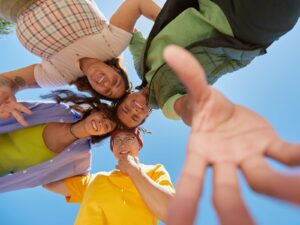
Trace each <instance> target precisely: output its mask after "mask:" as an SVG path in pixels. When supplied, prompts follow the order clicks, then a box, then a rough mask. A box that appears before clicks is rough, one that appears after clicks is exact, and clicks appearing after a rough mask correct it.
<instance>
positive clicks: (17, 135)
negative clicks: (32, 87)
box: [0, 90, 117, 192]
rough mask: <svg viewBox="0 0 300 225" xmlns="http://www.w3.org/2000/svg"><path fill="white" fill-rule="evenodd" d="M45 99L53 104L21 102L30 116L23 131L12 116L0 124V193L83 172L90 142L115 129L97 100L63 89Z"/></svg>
mask: <svg viewBox="0 0 300 225" xmlns="http://www.w3.org/2000/svg"><path fill="white" fill-rule="evenodd" d="M45 97H51V98H54V99H55V100H56V102H57V103H49V102H48V103H47V102H27V103H24V104H25V105H26V106H27V107H29V108H30V109H31V110H32V112H33V113H32V115H26V116H25V119H26V120H27V121H28V123H29V126H28V127H26V128H24V127H22V126H21V125H20V124H19V123H18V121H17V120H16V119H15V118H14V117H11V118H9V119H7V120H1V121H0V145H1V157H0V176H1V177H0V192H5V191H11V190H17V189H20V188H27V187H33V186H37V185H41V184H45V183H48V182H51V181H54V180H58V179H61V178H66V177H69V176H74V175H76V174H77V175H79V174H83V173H86V172H88V171H89V168H90V146H91V145H90V143H97V142H99V141H101V140H103V139H104V138H105V137H107V136H109V135H110V133H111V132H112V131H113V130H114V129H115V128H116V127H117V122H115V121H116V120H115V116H114V114H115V113H114V111H115V110H114V108H113V107H111V106H109V105H107V104H105V103H101V102H100V101H99V100H98V99H95V98H91V97H85V96H83V95H78V94H74V93H73V92H71V91H66V90H65V91H55V92H54V93H53V94H50V95H48V96H45ZM61 102H70V103H72V105H70V106H67V105H65V104H62V103H61Z"/></svg>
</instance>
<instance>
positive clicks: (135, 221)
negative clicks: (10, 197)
mask: <svg viewBox="0 0 300 225" xmlns="http://www.w3.org/2000/svg"><path fill="white" fill-rule="evenodd" d="M110 147H111V150H112V153H113V155H114V157H115V159H116V160H117V165H116V169H115V170H112V171H110V172H99V173H96V174H92V175H85V176H76V177H72V178H68V179H65V180H62V181H57V182H53V183H50V184H46V185H44V187H45V188H46V189H48V190H50V191H53V192H56V193H59V194H62V195H65V196H66V200H67V202H72V203H80V204H81V207H80V210H79V213H78V215H77V218H76V221H75V225H83V224H84V225H98V224H99V225H100V224H101V225H105V224H109V225H120V224H122V225H140V224H143V225H148V224H149V225H154V224H157V223H158V220H162V221H164V222H165V221H166V218H167V208H168V204H169V202H170V200H171V199H172V197H173V196H174V193H175V190H174V187H173V185H172V183H171V180H170V176H169V174H168V172H167V171H166V169H165V168H164V166H163V165H161V164H157V165H144V164H142V163H140V161H139V159H138V154H139V151H140V149H141V148H142V147H143V141H142V138H141V135H140V131H139V129H138V128H134V129H127V130H120V129H119V130H116V131H114V132H113V134H112V136H111V140H110Z"/></svg>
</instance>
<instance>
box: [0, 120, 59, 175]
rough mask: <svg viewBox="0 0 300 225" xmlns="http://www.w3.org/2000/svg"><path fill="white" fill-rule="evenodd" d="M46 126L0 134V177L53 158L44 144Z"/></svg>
mask: <svg viewBox="0 0 300 225" xmlns="http://www.w3.org/2000/svg"><path fill="white" fill-rule="evenodd" d="M45 126H46V124H41V125H37V126H32V127H26V128H23V129H20V130H16V131H12V132H9V133H6V134H0V176H2V175H5V174H8V173H12V172H18V171H21V170H24V169H27V168H29V167H31V166H34V165H37V164H39V163H42V162H45V161H47V160H50V159H51V158H54V157H55V156H56V155H57V153H54V152H52V151H50V150H49V149H48V148H47V146H46V145H45V144H44V139H43V130H44V128H45Z"/></svg>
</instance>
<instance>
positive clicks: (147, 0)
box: [110, 0, 160, 33]
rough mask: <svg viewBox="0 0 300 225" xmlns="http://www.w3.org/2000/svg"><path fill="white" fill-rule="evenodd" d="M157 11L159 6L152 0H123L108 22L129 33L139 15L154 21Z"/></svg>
mask: <svg viewBox="0 0 300 225" xmlns="http://www.w3.org/2000/svg"><path fill="white" fill-rule="evenodd" d="M159 12H160V7H159V6H158V5H156V4H155V3H154V2H153V0H125V1H124V2H123V3H122V5H121V6H120V7H119V8H118V10H117V11H116V12H115V13H114V14H113V15H112V17H111V18H110V23H111V24H113V25H115V26H116V27H119V28H121V29H123V30H126V31H127V32H130V33H131V32H133V29H134V25H135V23H136V21H137V20H138V18H139V17H140V16H141V15H143V16H145V17H147V18H148V19H150V20H153V21H154V20H155V19H156V17H157V15H158V14H159Z"/></svg>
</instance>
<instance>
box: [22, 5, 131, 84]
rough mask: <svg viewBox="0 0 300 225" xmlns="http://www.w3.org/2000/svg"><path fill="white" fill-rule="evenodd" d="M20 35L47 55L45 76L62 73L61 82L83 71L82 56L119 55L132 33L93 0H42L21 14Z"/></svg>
mask: <svg viewBox="0 0 300 225" xmlns="http://www.w3.org/2000/svg"><path fill="white" fill-rule="evenodd" d="M17 35H18V38H19V40H20V42H21V43H22V44H23V45H24V47H25V48H27V49H28V50H29V51H30V52H32V53H34V54H36V55H37V56H39V57H41V58H42V59H43V62H42V64H43V63H44V64H45V65H44V67H45V68H46V69H44V70H46V72H44V74H43V76H44V75H45V73H47V74H48V75H49V76H51V75H50V74H54V75H53V76H61V77H60V78H57V79H58V80H60V81H59V82H58V81H57V82H58V84H59V85H61V84H62V83H69V82H71V81H74V80H76V78H78V77H81V76H82V75H83V74H82V72H81V70H80V68H79V59H80V58H86V57H87V58H97V59H100V60H102V61H106V60H108V59H111V58H114V57H117V56H119V55H120V54H121V52H122V51H124V50H125V48H126V47H127V45H128V44H129V42H130V39H131V36H132V35H131V34H130V33H128V32H126V31H124V30H122V29H120V28H117V27H115V26H113V25H109V24H108V22H107V21H106V19H105V17H104V16H103V14H102V13H101V12H100V10H99V9H98V8H97V5H96V4H95V3H94V2H93V1H89V0H67V1H66V0H38V1H36V2H35V3H33V4H32V5H31V6H30V7H29V8H28V9H26V10H25V11H24V12H22V14H21V15H20V16H19V18H18V22H17ZM37 71H40V70H37ZM36 73H39V72H35V76H39V75H37V74H36ZM37 80H39V79H37ZM40 86H43V84H42V85H40ZM53 86H55V84H53Z"/></svg>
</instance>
